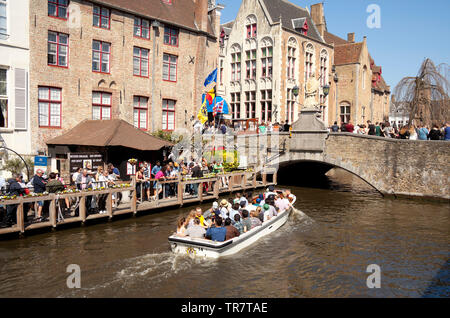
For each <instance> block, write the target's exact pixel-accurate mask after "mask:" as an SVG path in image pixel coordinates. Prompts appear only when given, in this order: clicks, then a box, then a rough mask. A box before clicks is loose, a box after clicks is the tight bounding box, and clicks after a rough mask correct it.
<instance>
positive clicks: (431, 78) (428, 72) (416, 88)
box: [394, 59, 450, 126]
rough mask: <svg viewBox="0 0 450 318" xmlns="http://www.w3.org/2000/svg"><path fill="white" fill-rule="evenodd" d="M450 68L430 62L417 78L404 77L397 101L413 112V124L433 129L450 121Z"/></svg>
mask: <svg viewBox="0 0 450 318" xmlns="http://www.w3.org/2000/svg"><path fill="white" fill-rule="evenodd" d="M449 74H450V72H449V66H448V65H447V64H440V65H439V66H438V67H436V66H435V65H434V63H433V61H431V60H430V59H426V60H425V61H424V62H423V63H422V66H421V67H420V70H419V73H418V75H417V76H416V77H404V78H403V79H402V80H401V81H400V82H399V83H398V84H397V86H396V87H395V90H394V94H395V97H396V98H397V101H399V102H401V103H404V105H405V106H406V109H407V110H408V111H409V123H413V124H418V123H422V124H424V125H428V126H431V125H433V124H437V125H441V124H442V123H444V122H445V121H447V120H450V104H449V88H450V80H449Z"/></svg>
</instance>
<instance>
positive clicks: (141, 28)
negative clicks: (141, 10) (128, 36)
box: [133, 17, 150, 40]
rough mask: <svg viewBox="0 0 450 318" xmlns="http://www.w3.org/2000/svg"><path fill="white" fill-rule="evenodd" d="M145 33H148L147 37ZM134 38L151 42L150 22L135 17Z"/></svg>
mask: <svg viewBox="0 0 450 318" xmlns="http://www.w3.org/2000/svg"><path fill="white" fill-rule="evenodd" d="M144 22H146V23H147V26H145V25H144ZM145 31H146V32H147V35H146V36H145V35H144V32H145ZM133 36H134V37H135V38H139V39H144V40H150V21H149V20H147V19H142V18H139V17H134V26H133Z"/></svg>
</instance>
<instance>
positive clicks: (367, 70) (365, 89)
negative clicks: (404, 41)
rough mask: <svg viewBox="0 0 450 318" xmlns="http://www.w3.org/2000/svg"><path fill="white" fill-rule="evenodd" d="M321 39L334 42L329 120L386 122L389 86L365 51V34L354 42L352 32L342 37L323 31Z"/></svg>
mask: <svg viewBox="0 0 450 318" xmlns="http://www.w3.org/2000/svg"><path fill="white" fill-rule="evenodd" d="M325 41H326V42H327V43H330V44H334V64H335V70H336V73H335V76H334V80H335V81H337V99H336V103H335V105H336V107H335V108H330V109H329V118H330V123H331V121H333V122H334V121H337V122H338V123H339V124H340V123H343V122H349V121H352V122H353V123H354V124H363V123H364V124H367V120H370V121H372V122H373V123H375V122H382V121H387V120H388V115H389V105H390V87H389V86H388V85H387V84H386V82H385V81H384V79H383V76H382V68H381V66H378V65H376V64H375V61H374V59H373V58H372V57H371V55H370V53H369V49H368V48H367V37H365V36H364V38H363V41H362V42H355V33H349V34H348V35H347V40H344V39H342V38H340V37H338V36H336V35H334V34H332V33H330V32H328V31H325Z"/></svg>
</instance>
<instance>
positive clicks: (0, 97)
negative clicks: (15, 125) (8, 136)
mask: <svg viewBox="0 0 450 318" xmlns="http://www.w3.org/2000/svg"><path fill="white" fill-rule="evenodd" d="M0 72H1V73H3V74H4V75H5V78H4V79H2V77H3V76H1V77H0V128H8V126H9V125H8V120H9V118H8V104H9V100H8V69H7V68H2V67H0Z"/></svg>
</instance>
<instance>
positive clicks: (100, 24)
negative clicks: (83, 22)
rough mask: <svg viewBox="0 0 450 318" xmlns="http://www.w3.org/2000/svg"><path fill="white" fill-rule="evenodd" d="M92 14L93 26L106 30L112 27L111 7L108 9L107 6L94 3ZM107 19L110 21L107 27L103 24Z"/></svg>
mask: <svg viewBox="0 0 450 318" xmlns="http://www.w3.org/2000/svg"><path fill="white" fill-rule="evenodd" d="M96 9H97V12H96ZM104 10H106V12H107V14H105V13H104ZM92 16H93V17H92V26H94V27H95V28H99V29H104V30H110V29H111V9H108V8H107V7H104V6H99V5H93V8H92ZM96 18H97V19H98V21H97V22H98V23H97V24H96V21H95V20H96ZM105 19H106V20H107V21H108V25H107V27H105V26H103V21H104V20H105Z"/></svg>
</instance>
